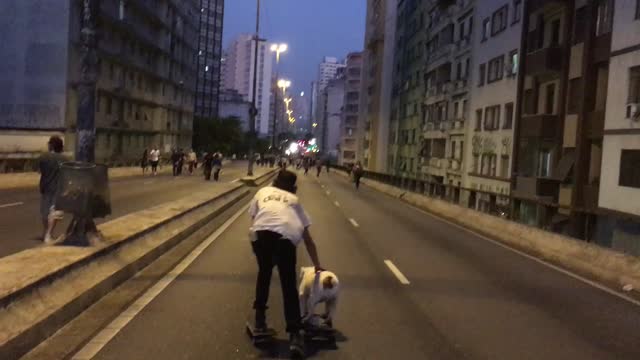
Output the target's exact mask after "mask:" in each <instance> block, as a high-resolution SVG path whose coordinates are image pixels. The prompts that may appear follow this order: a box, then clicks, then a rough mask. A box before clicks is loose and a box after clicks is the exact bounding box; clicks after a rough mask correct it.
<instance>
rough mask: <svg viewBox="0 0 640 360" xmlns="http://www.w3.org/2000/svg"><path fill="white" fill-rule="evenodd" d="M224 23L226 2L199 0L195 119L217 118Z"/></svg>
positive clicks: (222, 0) (220, 0)
mask: <svg viewBox="0 0 640 360" xmlns="http://www.w3.org/2000/svg"><path fill="white" fill-rule="evenodd" d="M223 20H224V0H200V27H199V32H200V37H199V40H198V58H197V60H196V63H197V69H198V76H197V78H196V99H195V115H196V117H202V118H208V119H213V118H216V117H217V116H218V104H219V94H220V84H221V82H220V76H221V66H222V65H221V60H222V24H223Z"/></svg>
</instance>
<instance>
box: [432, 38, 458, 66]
mask: <svg viewBox="0 0 640 360" xmlns="http://www.w3.org/2000/svg"><path fill="white" fill-rule="evenodd" d="M455 48H456V45H455V44H454V43H448V44H444V45H440V46H438V48H437V49H435V50H434V51H433V52H432V53H430V54H428V55H427V64H428V65H432V64H433V63H435V62H436V61H438V60H440V59H443V58H445V57H446V56H447V55H450V54H452V53H453V51H454V49H455Z"/></svg>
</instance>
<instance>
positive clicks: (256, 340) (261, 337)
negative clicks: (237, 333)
mask: <svg viewBox="0 0 640 360" xmlns="http://www.w3.org/2000/svg"><path fill="white" fill-rule="evenodd" d="M246 330H247V335H249V337H250V338H251V341H252V342H253V345H262V344H267V343H271V342H273V339H274V338H275V336H276V335H277V334H278V332H277V331H275V330H274V329H271V328H267V329H266V330H265V331H258V330H257V329H256V328H255V327H254V326H253V324H251V323H250V322H248V321H247V326H246Z"/></svg>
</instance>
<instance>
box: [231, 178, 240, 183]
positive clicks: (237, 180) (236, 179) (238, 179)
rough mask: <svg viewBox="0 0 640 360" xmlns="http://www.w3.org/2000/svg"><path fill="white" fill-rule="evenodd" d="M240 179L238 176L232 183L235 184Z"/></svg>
mask: <svg viewBox="0 0 640 360" xmlns="http://www.w3.org/2000/svg"><path fill="white" fill-rule="evenodd" d="M238 181H240V179H239V178H238V179H235V180H233V181H231V183H232V184H233V183H237V182H238Z"/></svg>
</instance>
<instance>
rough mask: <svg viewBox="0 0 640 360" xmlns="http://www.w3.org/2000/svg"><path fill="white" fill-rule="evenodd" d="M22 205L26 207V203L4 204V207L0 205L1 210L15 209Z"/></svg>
mask: <svg viewBox="0 0 640 360" xmlns="http://www.w3.org/2000/svg"><path fill="white" fill-rule="evenodd" d="M20 205H24V203H23V202H22V201H20V202H14V203H10V204H4V205H0V209H2V208H8V207H14V206H20Z"/></svg>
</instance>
